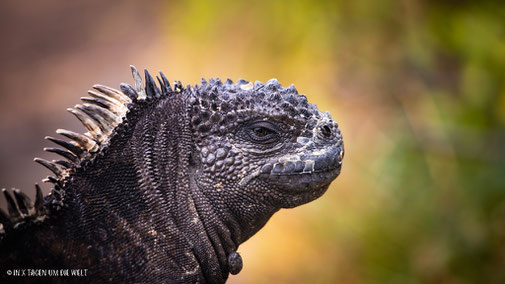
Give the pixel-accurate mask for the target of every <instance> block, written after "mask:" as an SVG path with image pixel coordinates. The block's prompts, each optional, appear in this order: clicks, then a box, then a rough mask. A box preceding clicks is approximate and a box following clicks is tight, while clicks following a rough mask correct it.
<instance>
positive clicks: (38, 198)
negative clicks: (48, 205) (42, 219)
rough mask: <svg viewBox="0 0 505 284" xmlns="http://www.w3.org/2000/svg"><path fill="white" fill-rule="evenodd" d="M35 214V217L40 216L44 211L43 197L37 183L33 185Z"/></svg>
mask: <svg viewBox="0 0 505 284" xmlns="http://www.w3.org/2000/svg"><path fill="white" fill-rule="evenodd" d="M33 207H34V208H35V212H36V214H37V215H41V214H42V212H43V210H44V195H43V194H42V190H41V189H40V186H39V184H38V183H36V184H35V205H34V206H33Z"/></svg>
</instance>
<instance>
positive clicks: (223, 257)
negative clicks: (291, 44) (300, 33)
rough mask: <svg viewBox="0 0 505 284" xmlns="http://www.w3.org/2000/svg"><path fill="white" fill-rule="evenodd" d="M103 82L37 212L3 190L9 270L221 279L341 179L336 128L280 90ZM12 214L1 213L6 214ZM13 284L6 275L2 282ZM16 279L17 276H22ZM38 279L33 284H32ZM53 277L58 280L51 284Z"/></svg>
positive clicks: (301, 99) (81, 113) (214, 83)
mask: <svg viewBox="0 0 505 284" xmlns="http://www.w3.org/2000/svg"><path fill="white" fill-rule="evenodd" d="M132 70H133V74H134V79H135V88H133V87H131V86H129V85H126V84H121V91H117V90H113V89H110V88H107V87H104V86H99V85H97V86H95V89H96V90H95V91H92V92H90V94H91V97H89V98H83V101H84V102H85V103H84V104H83V105H77V106H76V107H75V108H74V109H70V111H71V112H72V113H74V114H75V115H76V116H77V117H78V118H79V119H80V120H81V121H82V122H83V123H84V125H85V126H86V127H87V129H88V132H87V133H85V134H84V135H82V134H77V133H73V132H69V131H65V130H58V131H57V132H58V133H60V134H62V135H64V136H66V137H68V138H70V141H69V142H63V141H62V140H57V139H54V138H51V137H49V138H48V139H50V140H52V141H54V142H56V143H57V144H59V145H61V146H63V147H64V148H66V149H64V150H62V149H54V148H50V149H46V150H48V151H50V152H56V153H59V154H61V155H62V156H64V157H66V158H67V160H66V161H53V162H48V161H45V160H41V159H36V161H38V162H39V163H41V164H43V165H45V166H46V167H48V168H49V169H51V170H52V171H53V172H54V173H55V174H56V176H55V177H49V178H48V180H49V181H50V182H52V183H53V184H54V189H53V191H52V192H51V194H50V195H48V196H46V197H45V198H44V200H43V202H42V197H41V193H40V189H39V188H38V186H37V189H38V190H37V193H38V194H37V200H36V201H35V205H32V204H31V202H30V201H29V200H28V199H27V198H26V197H25V196H24V195H23V194H22V193H20V192H19V191H15V192H14V197H15V199H16V201H14V200H13V199H12V197H11V195H10V194H9V193H8V192H6V191H4V193H5V194H6V197H7V201H8V205H9V214H10V216H3V217H2V218H1V219H0V222H1V223H2V224H3V225H2V228H1V229H0V232H2V233H1V234H0V237H2V238H3V240H2V241H1V244H0V255H1V259H0V261H1V264H0V268H1V269H3V271H2V273H5V269H6V268H56V269H61V268H84V269H88V272H87V275H88V276H89V277H90V278H88V279H87V281H94V282H99V281H120V282H154V283H160V282H164V283H174V282H177V283H195V282H200V283H204V282H207V283H222V282H224V281H225V280H226V279H227V277H228V274H229V273H230V272H231V273H233V274H236V273H238V272H239V271H240V269H241V267H242V260H241V258H240V256H239V255H238V254H237V253H236V251H237V249H238V246H239V245H240V244H241V243H242V242H244V241H246V240H247V239H248V238H249V237H251V236H252V235H254V234H255V233H256V232H257V231H258V230H259V229H260V228H261V227H263V225H265V223H266V222H267V221H268V219H269V218H270V217H271V216H272V214H273V213H275V212H276V211H278V210H279V209H280V208H290V207H295V206H298V205H301V204H304V203H306V202H309V201H311V200H314V199H316V198H317V197H319V196H321V195H322V194H323V193H324V192H325V191H326V189H327V188H328V186H329V184H330V182H331V181H332V180H333V179H335V178H336V177H337V176H338V174H339V173H340V168H341V163H342V158H343V144H342V136H341V134H340V130H339V129H338V125H337V124H336V123H335V122H333V120H332V119H331V117H330V116H329V114H327V113H325V114H323V113H321V112H319V111H318V110H317V108H316V107H315V106H314V105H312V104H309V103H308V102H307V100H306V98H305V96H303V95H298V93H297V91H296V89H295V88H294V87H293V86H291V87H289V88H282V87H281V86H280V85H279V83H277V81H275V80H270V81H269V82H268V83H266V84H263V83H259V82H257V83H256V84H252V83H248V82H246V81H243V80H241V81H239V82H237V83H233V82H231V81H229V80H228V81H226V82H225V83H221V81H219V80H210V81H209V82H205V81H202V84H200V85H197V86H194V87H189V86H188V87H187V88H183V87H182V86H181V85H180V83H176V84H175V87H174V88H173V89H172V88H171V87H170V84H169V83H168V81H167V80H166V79H165V77H164V76H163V75H162V74H161V75H162V80H160V79H159V78H158V80H159V85H160V88H158V86H157V85H156V84H155V83H154V81H153V79H152V78H151V76H150V75H149V74H148V73H147V71H146V82H145V87H144V83H143V82H142V79H141V78H140V76H139V74H138V72H137V71H136V70H135V69H134V68H133V67H132ZM2 215H5V214H2ZM3 277H6V276H5V275H3ZM18 280H19V279H18ZM30 280H34V279H33V278H31V279H30ZM49 280H55V279H49Z"/></svg>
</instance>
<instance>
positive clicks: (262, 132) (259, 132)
mask: <svg viewBox="0 0 505 284" xmlns="http://www.w3.org/2000/svg"><path fill="white" fill-rule="evenodd" d="M253 132H254V135H256V136H258V137H265V136H267V135H268V134H271V133H273V131H272V130H270V129H268V128H266V127H255V128H254V129H253Z"/></svg>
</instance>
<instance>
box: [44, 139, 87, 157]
mask: <svg viewBox="0 0 505 284" xmlns="http://www.w3.org/2000/svg"><path fill="white" fill-rule="evenodd" d="M44 139H46V140H49V141H51V142H53V143H56V144H58V145H60V146H61V147H63V148H65V149H68V150H69V151H70V152H71V153H73V154H74V155H76V156H77V157H79V158H82V157H84V153H85V151H84V149H82V148H80V147H79V146H77V145H75V144H72V143H69V142H67V141H63V140H60V139H56V138H53V137H51V136H46V137H44ZM74 143H75V142H74Z"/></svg>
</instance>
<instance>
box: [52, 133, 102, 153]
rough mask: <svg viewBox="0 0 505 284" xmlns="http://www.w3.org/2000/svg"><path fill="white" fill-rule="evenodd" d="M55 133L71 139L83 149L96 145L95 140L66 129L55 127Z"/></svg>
mask: <svg viewBox="0 0 505 284" xmlns="http://www.w3.org/2000/svg"><path fill="white" fill-rule="evenodd" d="M56 133H58V134H60V135H63V136H65V137H67V138H69V139H71V140H72V141H74V142H75V143H77V144H78V145H79V146H80V147H81V148H82V149H83V150H90V149H93V148H94V147H95V146H96V141H95V140H93V139H91V138H89V137H88V136H86V135H84V134H80V133H76V132H73V131H70V130H66V129H56Z"/></svg>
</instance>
